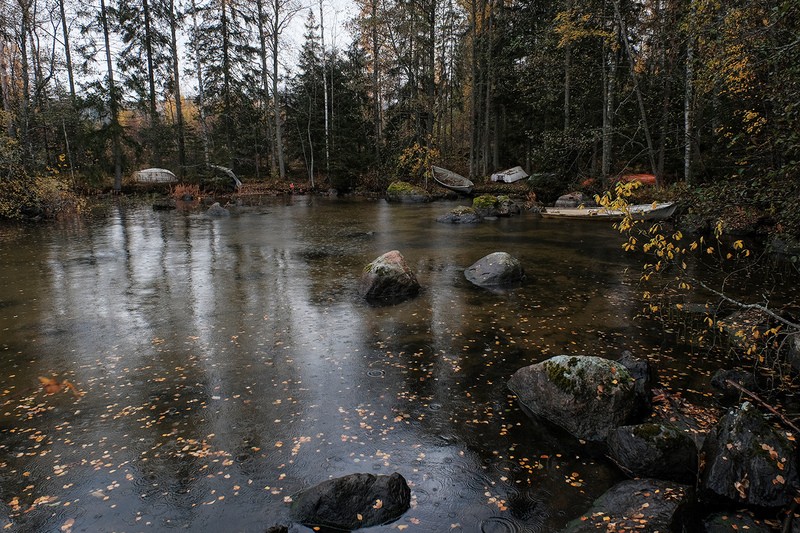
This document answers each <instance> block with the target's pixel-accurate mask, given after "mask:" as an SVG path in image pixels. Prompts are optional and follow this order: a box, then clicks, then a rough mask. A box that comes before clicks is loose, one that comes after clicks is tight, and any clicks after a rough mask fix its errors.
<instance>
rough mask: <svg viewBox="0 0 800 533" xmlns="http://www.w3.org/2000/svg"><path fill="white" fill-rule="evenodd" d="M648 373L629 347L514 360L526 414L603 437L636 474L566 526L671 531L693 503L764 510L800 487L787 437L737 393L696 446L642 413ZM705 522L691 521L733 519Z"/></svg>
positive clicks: (514, 381) (708, 527) (682, 523)
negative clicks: (606, 355)
mask: <svg viewBox="0 0 800 533" xmlns="http://www.w3.org/2000/svg"><path fill="white" fill-rule="evenodd" d="M653 377H654V375H653V372H652V369H651V368H650V367H649V365H648V364H647V363H646V362H645V361H641V360H637V359H636V358H634V357H632V356H630V355H629V354H626V355H625V356H623V358H621V359H620V360H618V361H610V360H607V359H603V358H599V357H591V356H567V355H559V356H555V357H552V358H550V359H548V360H546V361H543V362H540V363H537V364H534V365H530V366H528V367H524V368H521V369H519V370H518V371H517V372H516V373H515V374H514V375H513V376H512V377H511V379H510V380H509V381H508V388H509V389H510V390H511V391H512V392H513V393H514V394H515V395H516V396H517V400H518V402H519V403H520V405H521V406H522V408H523V410H524V411H525V412H526V413H527V414H529V415H531V416H534V417H537V418H539V419H544V420H546V421H548V422H549V423H551V424H554V425H556V426H559V427H560V428H562V429H564V430H566V431H567V432H569V433H570V434H571V435H573V436H574V437H576V438H578V439H581V440H583V441H589V442H593V443H600V444H602V445H604V446H605V447H606V450H607V455H608V457H609V458H610V459H611V460H612V461H613V462H614V463H615V464H617V465H618V466H619V467H620V469H621V470H622V471H623V472H624V473H626V474H627V475H629V476H630V477H632V478H634V479H632V480H628V481H625V482H623V483H620V484H618V485H615V486H614V487H612V488H611V489H610V490H609V491H608V492H606V493H605V494H604V495H603V496H602V497H600V498H599V499H598V500H597V501H596V502H595V504H594V505H593V507H592V508H591V509H590V510H588V511H587V512H586V513H585V514H584V515H583V516H581V517H580V518H579V519H576V520H575V521H573V522H571V523H570V524H569V525H568V527H567V528H566V530H565V531H567V532H570V533H575V532H582V531H595V530H596V528H597V527H601V528H602V529H603V530H605V527H604V526H603V524H608V523H612V524H615V527H616V528H617V529H616V531H627V530H643V531H670V530H675V528H680V527H687V525H686V524H687V522H689V518H687V517H688V516H690V515H691V516H695V515H696V514H698V513H697V511H698V510H699V505H698V504H703V505H705V506H707V507H709V508H713V507H714V506H717V507H719V508H727V507H731V506H736V507H735V508H738V507H740V506H747V507H752V508H753V509H756V510H764V509H781V508H785V507H787V506H788V505H790V504H791V503H792V500H793V498H794V496H795V494H796V491H797V490H798V489H800V477H799V476H798V464H797V447H796V444H795V442H794V440H793V437H791V436H790V435H789V434H787V433H786V432H783V431H781V430H779V429H778V428H777V427H776V426H774V425H773V424H771V423H770V422H769V421H768V420H767V419H766V418H765V417H764V415H763V414H762V413H761V411H759V410H758V409H757V408H756V407H755V406H753V405H752V404H750V403H748V402H744V403H742V404H741V405H737V406H736V407H732V408H731V409H730V410H729V411H728V412H727V413H726V414H725V416H723V417H722V418H721V419H720V420H719V422H718V423H717V425H716V426H715V427H714V428H713V429H712V430H711V431H710V432H709V434H708V435H707V437H706V438H705V440H704V442H703V443H702V446H701V447H700V448H698V444H697V443H696V442H695V440H694V439H693V438H692V437H691V436H689V435H688V434H687V433H686V432H684V431H682V430H681V429H680V428H678V427H676V426H675V425H673V424H672V423H670V422H667V421H659V420H657V419H655V418H649V419H648V421H647V422H644V423H643V422H642V421H643V420H644V416H646V415H648V409H647V407H648V406H649V402H650V398H651V386H652V383H653ZM701 457H702V458H703V460H702V461H701V460H700V458H701ZM690 509H691V510H692V513H688V512H687V510H690ZM701 514H702V513H701ZM742 520H744V521H745V522H746V516H744V517H742ZM702 522H703V523H702V524H698V523H691V525H690V526H688V527H690V528H691V530H704V531H709V532H710V531H723V530H724V531H730V530H731V523H733V522H729V521H728V520H727V516H726V518H725V520H722V519H721V517H720V515H718V514H714V513H712V514H709V515H708V516H706V517H705V518H704V519H703V520H702ZM720 522H721V523H722V526H720V527H717V526H715V525H714V524H718V523H720ZM743 523H744V522H743ZM755 525H757V524H755ZM723 526H724V527H726V528H727V529H722V527H723ZM798 526H800V524H798ZM699 528H703V529H699ZM684 530H686V529H684ZM752 530H753V531H758V529H752ZM764 531H767V529H764Z"/></svg>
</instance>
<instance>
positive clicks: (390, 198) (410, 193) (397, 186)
mask: <svg viewBox="0 0 800 533" xmlns="http://www.w3.org/2000/svg"><path fill="white" fill-rule="evenodd" d="M431 200H433V197H432V196H431V195H430V194H428V191H426V190H425V189H423V188H422V187H417V186H416V185H412V184H411V183H408V182H406V181H394V182H392V183H391V184H390V185H389V187H388V188H387V189H386V201H387V202H397V203H405V204H421V203H425V202H430V201H431Z"/></svg>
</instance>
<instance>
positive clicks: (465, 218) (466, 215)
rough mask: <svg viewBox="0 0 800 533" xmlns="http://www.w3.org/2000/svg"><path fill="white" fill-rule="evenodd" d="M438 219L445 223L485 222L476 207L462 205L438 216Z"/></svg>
mask: <svg viewBox="0 0 800 533" xmlns="http://www.w3.org/2000/svg"><path fill="white" fill-rule="evenodd" d="M436 221H437V222H442V223H444V224H478V223H480V222H483V218H482V217H481V216H480V215H479V214H478V212H477V211H476V210H475V209H474V208H472V207H468V206H465V205H460V206H458V207H455V208H453V209H451V210H450V212H449V213H445V214H444V215H441V216H439V217H437V218H436Z"/></svg>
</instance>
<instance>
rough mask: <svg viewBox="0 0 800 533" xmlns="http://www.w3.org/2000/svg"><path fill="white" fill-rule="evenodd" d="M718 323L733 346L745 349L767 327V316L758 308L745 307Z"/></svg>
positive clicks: (752, 343) (756, 339) (755, 341)
mask: <svg viewBox="0 0 800 533" xmlns="http://www.w3.org/2000/svg"><path fill="white" fill-rule="evenodd" d="M718 324H719V326H720V327H721V328H722V331H724V332H725V333H726V334H727V336H728V340H729V341H730V343H731V344H732V345H733V346H736V347H738V348H740V349H742V350H746V349H748V348H749V347H750V346H752V345H754V344H756V343H757V342H758V338H759V336H760V334H761V333H763V331H764V330H765V329H767V328H769V316H768V315H767V314H766V313H764V312H763V311H760V310H758V309H745V310H742V311H737V312H735V313H733V314H732V315H730V316H728V317H726V318H723V319H722V320H719V321H718ZM756 332H758V333H756Z"/></svg>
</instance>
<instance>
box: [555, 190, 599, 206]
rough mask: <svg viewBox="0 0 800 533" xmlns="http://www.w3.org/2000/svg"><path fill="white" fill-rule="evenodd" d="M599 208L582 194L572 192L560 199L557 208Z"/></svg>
mask: <svg viewBox="0 0 800 533" xmlns="http://www.w3.org/2000/svg"><path fill="white" fill-rule="evenodd" d="M582 205H583V206H586V207H597V202H595V201H594V199H593V198H592V197H590V196H587V195H585V194H583V193H582V192H571V193H569V194H564V195H562V196H559V197H558V200H556V205H555V207H580V206H582Z"/></svg>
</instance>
